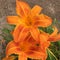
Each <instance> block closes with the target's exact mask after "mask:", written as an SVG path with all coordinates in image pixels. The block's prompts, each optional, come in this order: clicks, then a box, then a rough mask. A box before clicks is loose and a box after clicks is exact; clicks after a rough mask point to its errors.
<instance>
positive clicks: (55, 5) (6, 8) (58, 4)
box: [0, 0, 60, 60]
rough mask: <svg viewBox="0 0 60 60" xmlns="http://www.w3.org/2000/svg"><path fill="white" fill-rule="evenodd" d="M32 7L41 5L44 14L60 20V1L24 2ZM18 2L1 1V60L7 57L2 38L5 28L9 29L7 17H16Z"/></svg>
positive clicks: (36, 0) (38, 0) (31, 0)
mask: <svg viewBox="0 0 60 60" xmlns="http://www.w3.org/2000/svg"><path fill="white" fill-rule="evenodd" d="M23 1H25V2H27V3H28V4H29V5H30V6H31V7H33V6H34V5H36V4H37V5H40V6H41V7H42V8H43V10H42V12H43V13H44V14H46V15H48V16H50V17H52V19H54V18H56V19H57V20H58V21H59V20H60V0H23ZM15 8H16V1H15V0H0V60H1V58H2V57H3V56H4V55H5V48H4V47H5V46H6V41H5V40H4V39H3V37H2V36H1V34H2V29H3V28H9V26H8V24H7V22H6V16H9V15H16V10H15Z"/></svg>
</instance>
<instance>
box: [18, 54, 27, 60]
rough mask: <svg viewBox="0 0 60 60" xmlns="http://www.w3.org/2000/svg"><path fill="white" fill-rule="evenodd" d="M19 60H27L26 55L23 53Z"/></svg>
mask: <svg viewBox="0 0 60 60" xmlns="http://www.w3.org/2000/svg"><path fill="white" fill-rule="evenodd" d="M18 60H27V56H26V55H25V54H24V53H22V54H20V55H19V58H18Z"/></svg>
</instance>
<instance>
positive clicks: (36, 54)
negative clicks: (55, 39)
mask: <svg viewBox="0 0 60 60" xmlns="http://www.w3.org/2000/svg"><path fill="white" fill-rule="evenodd" d="M42 40H43V41H42ZM49 45H50V42H49V41H47V35H46V36H45V35H43V34H41V35H40V41H36V40H34V39H33V38H32V36H29V37H27V39H26V40H24V41H22V42H18V43H16V42H14V41H11V42H10V43H8V45H7V48H6V56H7V57H8V56H9V55H11V54H13V53H14V54H18V55H19V56H18V60H27V58H31V59H41V60H46V58H47V53H46V49H47V48H48V47H49Z"/></svg>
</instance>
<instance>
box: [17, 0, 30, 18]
mask: <svg viewBox="0 0 60 60" xmlns="http://www.w3.org/2000/svg"><path fill="white" fill-rule="evenodd" d="M16 11H17V14H18V15H19V16H20V17H25V16H27V15H28V14H29V12H30V7H29V5H28V4H27V3H26V2H22V1H19V0H16Z"/></svg>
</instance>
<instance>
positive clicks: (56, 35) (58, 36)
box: [48, 26, 60, 42]
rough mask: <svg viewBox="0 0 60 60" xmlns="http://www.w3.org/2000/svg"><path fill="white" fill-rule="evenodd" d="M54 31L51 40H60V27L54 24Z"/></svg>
mask: <svg viewBox="0 0 60 60" xmlns="http://www.w3.org/2000/svg"><path fill="white" fill-rule="evenodd" d="M53 28H54V32H53V33H52V34H51V35H50V36H49V39H48V40H49V41H51V42H56V41H58V40H60V33H58V29H57V28H56V27H55V26H54V27H53Z"/></svg>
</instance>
